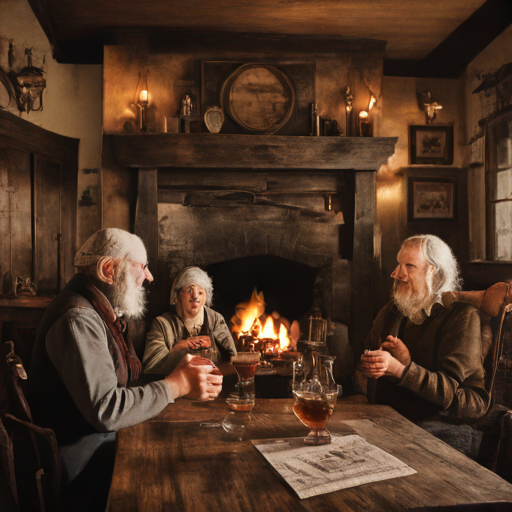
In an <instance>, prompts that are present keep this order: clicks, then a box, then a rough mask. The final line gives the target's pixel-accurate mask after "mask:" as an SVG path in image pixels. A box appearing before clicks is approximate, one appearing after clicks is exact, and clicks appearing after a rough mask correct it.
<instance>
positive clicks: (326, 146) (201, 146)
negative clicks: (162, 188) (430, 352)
mask: <svg viewBox="0 0 512 512" xmlns="http://www.w3.org/2000/svg"><path fill="white" fill-rule="evenodd" d="M106 137H107V139H109V140H110V141H111V143H112V145H113V150H114V155H115V159H116V161H117V163H119V164H122V165H126V166H128V167H134V168H137V169H157V168H162V167H173V168H199V169H212V168H218V169H240V170H255V169H307V170H315V169H316V170H322V169H325V170H349V169H350V170H356V171H376V170H377V169H379V167H380V166H381V165H383V164H385V163H386V162H387V160H388V158H389V157H390V156H391V155H393V154H394V152H395V144H396V141H397V140H398V138H397V137H297V136H279V135H229V134H209V133H208V134H207V133H196V134H181V133H144V134H134V135H107V136H106Z"/></svg>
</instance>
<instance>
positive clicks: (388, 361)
mask: <svg viewBox="0 0 512 512" xmlns="http://www.w3.org/2000/svg"><path fill="white" fill-rule="evenodd" d="M410 363H411V354H410V353H409V349H408V348H407V347H406V346H405V345H404V343H403V341H402V340H400V339H398V338H395V337H394V336H388V337H387V338H386V341H384V342H382V343H381V344H380V347H379V350H365V351H364V353H363V354H362V355H361V359H360V361H359V363H358V364H357V368H358V370H359V371H360V372H361V373H362V374H363V375H365V376H366V377H370V378H372V379H378V378H379V377H383V376H384V375H386V376H389V377H396V378H398V379H401V378H402V375H403V374H404V371H405V368H406V367H407V366H408V365H409V364H410Z"/></svg>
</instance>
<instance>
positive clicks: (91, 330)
mask: <svg viewBox="0 0 512 512" xmlns="http://www.w3.org/2000/svg"><path fill="white" fill-rule="evenodd" d="M74 264H75V267H77V270H78V273H77V274H75V276H74V277H73V278H72V279H71V280H70V281H69V282H68V284H67V285H66V287H65V289H64V290H63V291H62V292H61V293H60V294H59V295H58V296H57V297H56V299H55V300H54V301H53V302H52V303H51V305H50V306H49V307H48V309H47V310H46V312H45V315H44V317H43V319H42V320H41V323H40V324H39V327H38V331H37V337H36V342H35V346H34V350H33V355H32V360H31V365H30V369H29V403H30V407H31V409H32V414H33V418H34V422H35V423H36V424H37V425H39V426H42V427H49V428H51V429H53V430H54V432H55V434H56V437H57V442H58V445H59V451H60V455H61V461H62V484H63V498H64V507H63V508H64V510H89V511H93V510H105V504H106V498H107V495H108V489H109V486H110V479H111V476H112V470H113V462H114V448H115V444H114V443H115V431H116V430H119V429H121V428H125V427H129V426H132V425H136V424H138V423H140V422H142V421H145V420H147V419H149V418H151V417H153V416H155V415H156V414H158V413H160V412H161V411H162V410H163V409H164V408H165V407H166V406H167V405H168V404H169V403H172V402H174V400H175V399H176V398H178V397H180V396H187V397H190V398H194V399H198V400H213V399H214V398H215V397H217V396H218V394H219V393H220V391H221V386H222V375H220V372H219V371H218V370H217V368H216V367H215V366H214V365H212V364H211V362H210V361H207V360H194V363H199V364H191V359H192V358H191V356H187V357H186V358H184V359H183V360H182V361H181V363H180V364H179V365H178V366H177V367H176V369H175V370H174V371H173V372H172V373H171V374H170V375H168V376H167V377H166V378H164V379H163V380H159V381H156V382H152V383H150V384H146V385H144V386H135V385H132V383H133V382H134V381H136V380H137V379H138V377H139V375H140V372H141V363H140V361H139V360H138V358H137V356H136V354H135V351H134V349H133V346H132V344H131V342H130V340H129V339H128V338H126V337H125V327H126V322H127V321H128V320H130V319H138V318H141V317H142V316H143V314H144V312H145V289H144V287H143V283H144V281H146V280H147V281H149V282H151V281H152V280H153V276H152V275H151V272H150V271H149V269H148V262H147V255H146V249H145V247H144V244H143V243H142V240H141V239H140V238H139V237H137V236H136V235H133V234H130V233H128V232H126V231H123V230H120V229H115V228H109V229H104V230H101V231H98V232H96V233H95V234H94V235H92V236H91V237H90V238H89V239H88V240H87V241H86V242H85V244H84V245H83V246H82V247H81V249H80V250H79V251H78V253H77V254H76V257H75V261H74Z"/></svg>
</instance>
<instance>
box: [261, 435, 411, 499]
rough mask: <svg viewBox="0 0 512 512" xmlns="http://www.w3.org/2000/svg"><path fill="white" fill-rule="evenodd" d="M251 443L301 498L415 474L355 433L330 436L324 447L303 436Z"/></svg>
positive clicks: (409, 468)
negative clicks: (307, 444) (315, 444)
mask: <svg viewBox="0 0 512 512" xmlns="http://www.w3.org/2000/svg"><path fill="white" fill-rule="evenodd" d="M253 444H254V445H255V446H256V448H257V449H258V450H259V451H260V452H261V453H262V455H263V456H264V457H265V458H266V459H267V461H268V462H270V464H271V465H272V466H273V467H274V469H275V470H276V471H277V472H278V473H279V474H280V475H281V476H282V477H283V478H284V479H285V480H286V482H287V483H288V484H289V485H290V486H291V487H292V489H293V490H294V491H295V492H296V493H297V495H298V496H299V498H300V499H304V498H310V497H311V496H316V495H318V494H324V493H327V492H333V491H339V490H340V489H347V488H349V487H355V486H357V485H362V484H367V483H369V482H378V481H380V480H388V479H390V478H397V477H402V476H407V475H412V474H414V473H416V471H415V470H414V469H412V468H411V467H409V466H408V465H407V464H405V463H403V462H402V461H400V460H398V459H397V458H396V457H393V456H392V455H390V454H389V453H386V452H385V451H384V450H381V449H380V448H377V447H376V446H374V445H372V444H370V443H368V442H367V441H365V440H364V439H363V438H362V437H360V436H358V435H348V436H342V437H340V436H332V443H331V444H328V445H323V446H306V445H305V444H304V441H303V440H302V438H300V439H297V438H292V439H279V440H274V441H273V442H271V443H269V442H266V441H253Z"/></svg>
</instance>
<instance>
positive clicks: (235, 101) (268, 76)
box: [220, 63, 295, 134]
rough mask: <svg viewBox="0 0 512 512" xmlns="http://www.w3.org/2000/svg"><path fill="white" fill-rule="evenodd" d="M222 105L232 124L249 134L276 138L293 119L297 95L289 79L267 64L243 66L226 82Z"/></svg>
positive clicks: (223, 87) (222, 94)
mask: <svg viewBox="0 0 512 512" xmlns="http://www.w3.org/2000/svg"><path fill="white" fill-rule="evenodd" d="M220 97H221V103H224V102H226V101H227V109H226V108H225V105H222V107H223V110H224V111H227V112H228V113H229V115H230V117H231V118H232V119H233V121H234V122H235V123H236V124H238V126H240V128H242V129H243V130H245V131H247V132H249V133H262V134H263V133H265V134H273V133H276V132H277V131H278V130H279V129H280V128H282V127H283V126H284V125H285V124H286V122H287V121H288V119H290V116H291V115H292V112H293V108H294V103H295V91H294V89H293V85H292V83H291V82H290V80H289V79H288V77H287V76H286V75H285V74H284V73H283V72H282V71H280V70H279V69H277V68H276V67H274V66H269V65H267V64H259V63H254V64H245V65H244V66H240V67H239V68H238V69H237V70H236V71H235V72H233V73H232V74H231V76H230V77H229V78H228V79H227V80H226V81H225V82H224V85H223V86H222V91H221V94H220Z"/></svg>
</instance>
